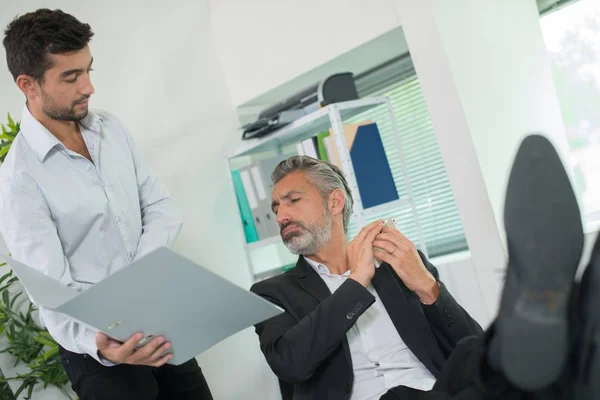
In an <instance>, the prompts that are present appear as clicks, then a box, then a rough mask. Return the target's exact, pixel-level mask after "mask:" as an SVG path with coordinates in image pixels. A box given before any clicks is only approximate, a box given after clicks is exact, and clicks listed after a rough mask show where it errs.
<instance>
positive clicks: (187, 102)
mask: <svg viewBox="0 0 600 400" xmlns="http://www.w3.org/2000/svg"><path fill="white" fill-rule="evenodd" d="M47 5H50V6H51V7H52V8H62V9H63V10H64V11H66V12H71V13H73V14H74V15H75V16H77V17H78V18H79V19H80V20H82V21H85V22H88V23H90V24H91V25H92V28H93V30H94V31H95V33H96V36H95V37H94V39H93V41H92V43H91V49H92V52H93V55H94V59H95V62H94V69H95V71H94V72H93V82H94V85H95V87H96V94H95V95H94V96H93V97H92V102H91V106H92V107H97V108H103V109H107V110H110V111H111V112H113V113H114V114H116V115H118V116H119V117H120V118H121V119H122V120H123V121H124V122H125V124H126V125H127V126H128V127H129V129H130V130H131V132H132V134H133V136H134V138H135V139H136V141H137V143H138V144H139V145H140V147H141V148H142V149H143V151H144V152H145V154H146V156H147V159H148V161H149V163H150V164H151V165H152V166H153V167H154V169H155V170H156V171H157V173H158V175H159V176H160V177H161V178H162V179H163V181H164V182H165V183H166V184H167V185H168V186H169V188H170V189H171V192H172V195H173V197H174V199H175V202H176V204H177V206H178V207H179V208H180V209H181V211H182V213H183V217H184V227H183V231H182V233H181V236H180V238H179V241H178V243H177V247H178V249H179V250H180V252H181V253H182V254H183V255H185V256H187V257H189V258H191V259H193V260H195V261H197V262H199V263H201V264H202V265H204V266H206V267H208V268H211V269H212V270H214V271H215V272H217V273H218V274H220V275H222V276H224V277H225V278H227V279H229V280H231V281H232V282H234V283H236V284H238V285H240V286H242V287H246V288H247V287H249V285H250V275H249V270H248V266H247V263H246V260H245V258H244V256H243V252H242V248H243V246H242V232H241V228H240V224H239V223H238V221H237V217H236V213H235V212H234V210H235V209H234V207H235V205H234V198H233V196H232V194H231V191H230V189H229V186H228V185H229V180H228V175H227V171H226V169H225V163H224V159H223V152H222V151H223V149H225V148H226V147H229V146H231V145H233V144H234V143H235V142H236V141H237V140H238V136H239V135H238V134H237V132H236V127H237V126H238V121H237V118H236V115H235V112H234V107H233V105H232V103H231V100H230V97H229V95H228V92H227V88H226V86H225V80H224V76H223V73H222V70H221V68H220V64H219V60H218V57H217V54H216V51H215V47H214V44H213V41H212V33H211V30H210V21H209V18H208V8H207V4H206V1H197V0H189V1H179V2H170V3H165V2H162V1H158V0H154V1H147V2H144V5H143V7H142V6H141V3H139V2H123V1H118V0H109V1H105V2H101V3H89V2H80V1H68V0H64V1H59V0H56V1H52V2H48V1H42V0H37V1H28V2H26V3H24V2H4V3H3V6H2V14H1V15H2V16H1V17H0V24H1V25H2V27H3V28H4V27H5V26H6V24H7V23H8V22H9V20H10V19H11V18H12V16H14V15H15V14H17V13H24V12H26V11H31V10H34V9H35V8H37V7H40V6H47ZM1 58H2V60H4V54H2V57H1ZM0 93H2V96H0V115H2V114H4V113H5V111H7V110H10V111H11V112H12V113H13V114H14V115H16V116H20V113H21V108H22V105H23V98H22V96H21V94H20V93H19V92H18V90H17V88H16V87H15V86H14V84H13V82H12V79H11V76H10V75H9V73H8V71H7V69H6V65H5V62H4V61H2V63H0ZM198 359H199V360H200V364H201V367H202V368H203V370H204V373H205V375H206V378H207V380H208V383H209V385H210V387H211V389H212V391H213V395H214V397H215V398H216V399H246V398H248V394H249V393H252V394H253V395H256V396H258V397H260V398H264V399H276V398H278V394H277V393H278V386H277V382H276V380H275V378H274V375H272V373H271V372H270V370H269V369H268V366H267V365H266V363H265V361H264V358H263V356H262V354H261V353H260V350H259V348H258V339H257V336H256V335H255V333H254V332H253V330H252V329H248V330H245V331H243V332H241V333H239V334H236V335H234V336H233V337H231V338H229V339H227V340H225V341H224V342H222V343H221V344H219V345H217V346H215V347H214V348H212V349H210V350H208V351H206V352H205V353H203V354H202V355H200V356H199V357H198ZM46 398H47V397H44V399H46Z"/></svg>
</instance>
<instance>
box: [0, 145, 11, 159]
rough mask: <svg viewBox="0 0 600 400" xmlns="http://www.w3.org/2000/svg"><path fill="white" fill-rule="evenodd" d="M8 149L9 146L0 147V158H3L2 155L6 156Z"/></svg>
mask: <svg viewBox="0 0 600 400" xmlns="http://www.w3.org/2000/svg"><path fill="white" fill-rule="evenodd" d="M9 150H10V147H3V148H1V149H0V160H3V158H2V157H4V156H6V154H7V153H8V151H9Z"/></svg>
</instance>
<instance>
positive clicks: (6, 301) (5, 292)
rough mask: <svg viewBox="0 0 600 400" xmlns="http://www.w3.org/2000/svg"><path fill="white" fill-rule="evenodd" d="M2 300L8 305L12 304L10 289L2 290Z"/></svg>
mask: <svg viewBox="0 0 600 400" xmlns="http://www.w3.org/2000/svg"><path fill="white" fill-rule="evenodd" d="M2 301H3V302H4V304H5V305H6V307H9V306H10V301H9V300H8V291H6V290H5V291H3V292H2Z"/></svg>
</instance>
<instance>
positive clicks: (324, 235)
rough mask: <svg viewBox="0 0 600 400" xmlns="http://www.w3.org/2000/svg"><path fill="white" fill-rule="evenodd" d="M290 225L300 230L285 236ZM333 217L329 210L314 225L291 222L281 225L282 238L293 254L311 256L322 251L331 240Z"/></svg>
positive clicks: (324, 211) (325, 210)
mask: <svg viewBox="0 0 600 400" xmlns="http://www.w3.org/2000/svg"><path fill="white" fill-rule="evenodd" d="M290 225H294V226H296V227H297V228H298V229H297V230H295V231H293V232H291V233H288V234H287V235H285V236H284V235H283V230H284V229H285V228H287V227H288V226H290ZM332 230H333V216H332V215H331V213H330V212H329V210H328V209H327V208H324V210H323V218H321V219H320V220H319V221H317V222H314V223H312V224H309V225H307V224H304V223H302V222H296V221H290V222H288V223H286V224H284V225H281V232H282V233H281V238H282V239H283V243H284V244H285V246H286V247H287V248H288V250H289V251H290V252H291V253H292V254H297V255H301V256H311V255H313V254H315V253H317V252H318V251H319V250H321V249H322V248H323V247H324V246H325V245H326V244H327V243H329V241H330V240H331V232H332Z"/></svg>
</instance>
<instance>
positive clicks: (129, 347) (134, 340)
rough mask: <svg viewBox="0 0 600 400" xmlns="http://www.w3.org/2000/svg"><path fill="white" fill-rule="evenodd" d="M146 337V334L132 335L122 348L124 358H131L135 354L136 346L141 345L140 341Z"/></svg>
mask: <svg viewBox="0 0 600 400" xmlns="http://www.w3.org/2000/svg"><path fill="white" fill-rule="evenodd" d="M143 337H144V334H143V333H141V332H138V333H136V334H134V335H132V336H131V337H130V338H129V339H127V341H126V342H125V343H123V345H122V346H121V349H120V353H121V355H122V356H123V357H129V356H130V355H131V354H133V353H134V352H135V346H137V344H138V343H139V341H140V340H142V338H143Z"/></svg>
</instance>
